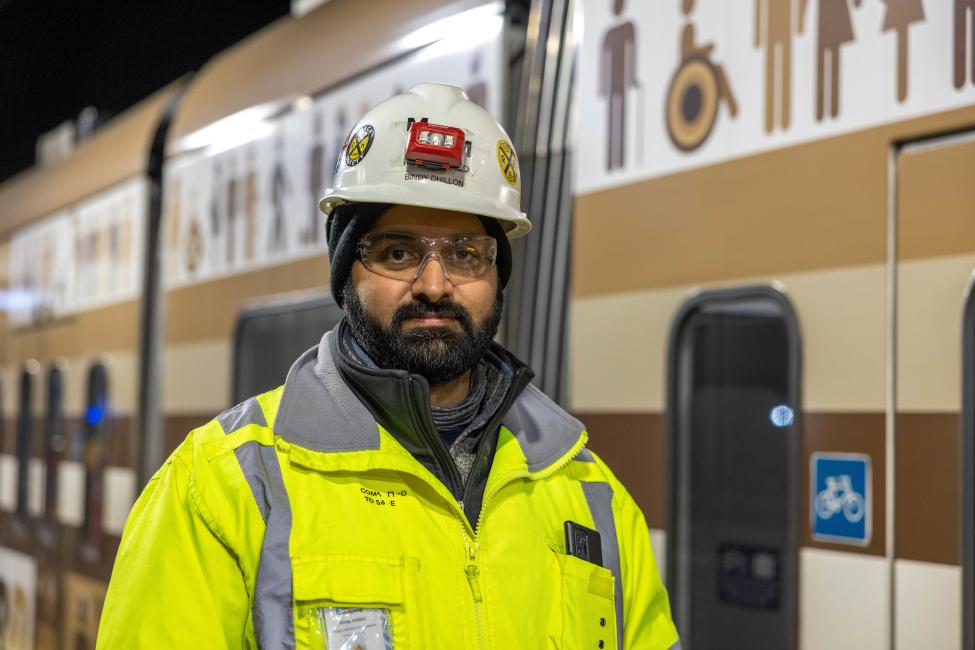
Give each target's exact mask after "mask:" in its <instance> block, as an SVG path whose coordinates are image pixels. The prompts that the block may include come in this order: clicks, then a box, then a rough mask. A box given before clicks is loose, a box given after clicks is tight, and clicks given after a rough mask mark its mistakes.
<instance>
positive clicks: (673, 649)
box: [670, 639, 683, 650]
mask: <svg viewBox="0 0 975 650" xmlns="http://www.w3.org/2000/svg"><path fill="white" fill-rule="evenodd" d="M670 650H683V648H681V647H680V640H679V639H678V641H677V643H675V644H674V645H672V646H670Z"/></svg>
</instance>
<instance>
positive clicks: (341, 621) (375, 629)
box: [318, 607, 393, 650]
mask: <svg viewBox="0 0 975 650" xmlns="http://www.w3.org/2000/svg"><path fill="white" fill-rule="evenodd" d="M318 620H319V621H321V624H322V632H323V633H324V636H325V648H326V650H393V639H392V636H391V635H390V632H389V610H388V609H381V608H365V607H321V608H319V610H318Z"/></svg>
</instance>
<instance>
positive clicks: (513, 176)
mask: <svg viewBox="0 0 975 650" xmlns="http://www.w3.org/2000/svg"><path fill="white" fill-rule="evenodd" d="M498 167H500V168H501V175H502V176H504V179H505V180H506V181H508V183H509V184H510V185H514V184H515V183H517V182H518V171H517V161H516V160H515V150H514V147H512V146H511V145H510V144H508V143H507V142H505V141H504V140H498Z"/></svg>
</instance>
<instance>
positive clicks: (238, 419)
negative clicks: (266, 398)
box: [217, 397, 267, 434]
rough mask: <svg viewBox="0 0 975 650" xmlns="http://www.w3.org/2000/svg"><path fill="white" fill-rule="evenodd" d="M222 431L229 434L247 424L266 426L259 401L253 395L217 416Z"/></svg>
mask: <svg viewBox="0 0 975 650" xmlns="http://www.w3.org/2000/svg"><path fill="white" fill-rule="evenodd" d="M217 422H219V423H220V427H221V428H222V429H223V432H224V433H227V434H230V433H233V432H234V431H236V430H237V429H240V428H241V427H245V426H247V425H248V424H256V425H258V426H262V427H266V426H267V419H266V418H265V417H264V411H263V410H262V409H261V405H260V403H259V402H258V401H257V400H256V399H255V398H253V397H251V398H250V399H248V400H245V401H243V402H241V403H240V404H238V405H237V406H235V407H233V408H232V409H229V410H227V411H224V412H223V413H221V414H220V415H218V416H217Z"/></svg>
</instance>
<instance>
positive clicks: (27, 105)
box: [0, 0, 290, 181]
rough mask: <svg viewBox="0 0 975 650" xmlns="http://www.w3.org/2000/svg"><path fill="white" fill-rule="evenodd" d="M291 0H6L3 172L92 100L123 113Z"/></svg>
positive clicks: (15, 167)
mask: <svg viewBox="0 0 975 650" xmlns="http://www.w3.org/2000/svg"><path fill="white" fill-rule="evenodd" d="M289 8H290V2H289V1H288V0H249V1H247V0H197V1H196V2H187V1H182V2H181V1H175V0H174V1H170V2H161V1H158V0H135V1H133V0H128V1H127V2H124V1H121V0H77V1H73V2H72V1H69V2H54V1H51V0H0V181H2V180H4V179H6V178H8V177H10V176H12V175H13V174H16V173H17V172H19V171H21V170H22V169H26V168H27V167H30V166H31V165H33V163H34V151H35V143H36V140H37V136H38V135H40V134H41V133H43V132H45V131H47V130H49V129H51V128H53V127H55V126H57V125H58V124H60V123H61V122H63V121H64V120H67V119H75V118H77V116H78V113H79V112H80V111H81V109H82V108H84V107H85V106H94V107H95V108H97V109H98V110H99V111H100V113H102V114H105V113H106V112H107V113H109V114H117V113H120V112H122V111H124V110H125V109H126V108H128V107H130V106H132V105H133V104H135V103H137V102H138V101H139V100H141V99H143V98H144V97H146V96H148V95H150V94H152V93H153V92H154V91H156V90H158V89H159V88H161V87H162V86H164V85H166V84H167V83H169V82H170V81H173V80H174V79H176V78H178V77H179V76H181V75H182V74H184V73H186V72H190V71H192V70H195V69H198V68H199V67H200V66H202V65H203V64H204V63H206V61H207V60H209V59H210V58H211V57H212V56H213V55H214V54H217V53H218V52H220V51H222V50H224V49H226V48H228V47H230V46H231V45H233V44H234V43H236V42H238V41H240V40H241V39H243V38H245V37H246V36H247V35H249V34H251V33H253V32H255V31H257V30H259V29H260V28H261V27H263V26H265V25H267V24H268V23H271V22H273V21H274V20H276V19H277V18H279V17H281V16H283V15H285V14H287V13H288V11H289Z"/></svg>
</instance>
